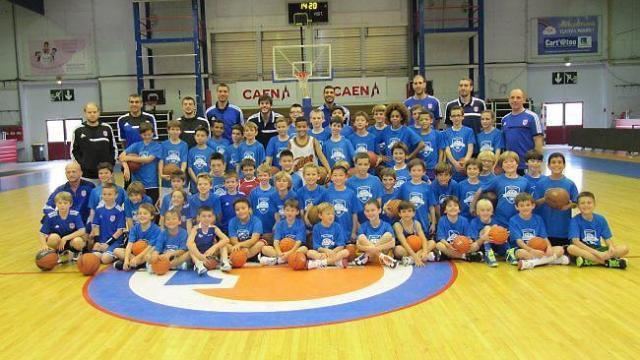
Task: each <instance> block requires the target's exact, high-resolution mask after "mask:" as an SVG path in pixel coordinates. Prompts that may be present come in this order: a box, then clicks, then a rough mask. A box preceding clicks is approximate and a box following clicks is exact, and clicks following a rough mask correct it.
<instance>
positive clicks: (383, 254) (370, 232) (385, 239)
mask: <svg viewBox="0 0 640 360" xmlns="http://www.w3.org/2000/svg"><path fill="white" fill-rule="evenodd" d="M381 212H382V208H381V207H380V203H379V202H378V201H377V200H376V199H371V200H369V201H367V203H366V204H365V205H364V213H365V216H366V217H367V220H368V221H366V222H364V223H363V224H362V225H361V226H360V227H359V228H358V239H357V241H356V245H357V247H358V250H359V251H360V252H362V254H360V255H359V256H358V257H357V258H355V260H354V261H353V263H354V264H355V265H365V264H366V263H368V262H369V259H371V258H374V259H375V258H378V260H379V261H380V263H381V264H384V265H385V266H388V267H390V268H392V269H393V268H395V267H396V266H397V265H398V262H397V261H396V260H395V259H394V258H393V257H391V256H389V255H388V254H389V253H393V247H394V246H395V242H396V240H395V236H394V234H393V228H392V227H391V225H389V223H387V222H384V221H382V220H380V214H381Z"/></svg>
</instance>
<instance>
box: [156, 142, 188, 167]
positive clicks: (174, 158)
mask: <svg viewBox="0 0 640 360" xmlns="http://www.w3.org/2000/svg"><path fill="white" fill-rule="evenodd" d="M161 146H162V157H161V160H162V161H163V164H164V165H167V164H174V165H177V166H178V167H180V166H182V163H186V162H187V160H188V156H189V147H188V145H187V143H186V142H184V141H182V140H180V142H178V143H177V144H174V143H172V142H171V140H165V141H163V142H162V144H161Z"/></svg>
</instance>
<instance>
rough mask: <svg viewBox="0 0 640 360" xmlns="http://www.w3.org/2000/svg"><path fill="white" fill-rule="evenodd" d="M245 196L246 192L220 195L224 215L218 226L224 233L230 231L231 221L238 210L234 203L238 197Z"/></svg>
mask: <svg viewBox="0 0 640 360" xmlns="http://www.w3.org/2000/svg"><path fill="white" fill-rule="evenodd" d="M243 198H245V196H244V194H241V193H235V194H228V193H227V194H224V195H222V196H220V207H221V210H222V216H220V219H219V220H218V221H217V222H218V227H220V230H222V232H223V233H225V234H226V233H227V232H228V231H229V221H230V220H231V219H233V218H234V217H236V210H235V208H234V207H233V204H234V203H235V202H236V200H238V199H243Z"/></svg>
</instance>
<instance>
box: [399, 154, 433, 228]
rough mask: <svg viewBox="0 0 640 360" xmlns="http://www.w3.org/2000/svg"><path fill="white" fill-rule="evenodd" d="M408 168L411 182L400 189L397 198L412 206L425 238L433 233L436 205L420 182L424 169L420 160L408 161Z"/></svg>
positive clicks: (426, 186)
mask: <svg viewBox="0 0 640 360" xmlns="http://www.w3.org/2000/svg"><path fill="white" fill-rule="evenodd" d="M408 168H409V171H410V172H411V180H410V181H408V182H406V183H404V185H402V186H401V187H400V191H399V193H398V198H399V199H401V200H406V201H409V202H411V203H412V204H413V206H414V207H415V211H416V217H417V220H418V221H419V222H420V225H422V229H423V230H424V231H425V232H426V234H427V236H429V235H431V234H434V233H435V228H436V211H435V206H437V204H436V202H435V198H434V196H433V192H432V191H431V187H430V186H429V184H427V183H426V182H424V180H422V178H423V177H424V174H425V170H426V167H425V165H424V162H423V161H422V160H420V159H413V160H411V161H409V165H408Z"/></svg>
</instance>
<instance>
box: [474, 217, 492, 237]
mask: <svg viewBox="0 0 640 360" xmlns="http://www.w3.org/2000/svg"><path fill="white" fill-rule="evenodd" d="M491 225H497V224H496V221H495V220H494V218H493V216H492V217H491V219H490V220H489V222H488V223H483V222H482V220H480V217H478V216H476V217H474V218H473V219H471V222H470V223H469V237H470V238H471V239H473V240H478V239H479V238H480V232H481V231H482V229H484V227H485V226H491Z"/></svg>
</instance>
